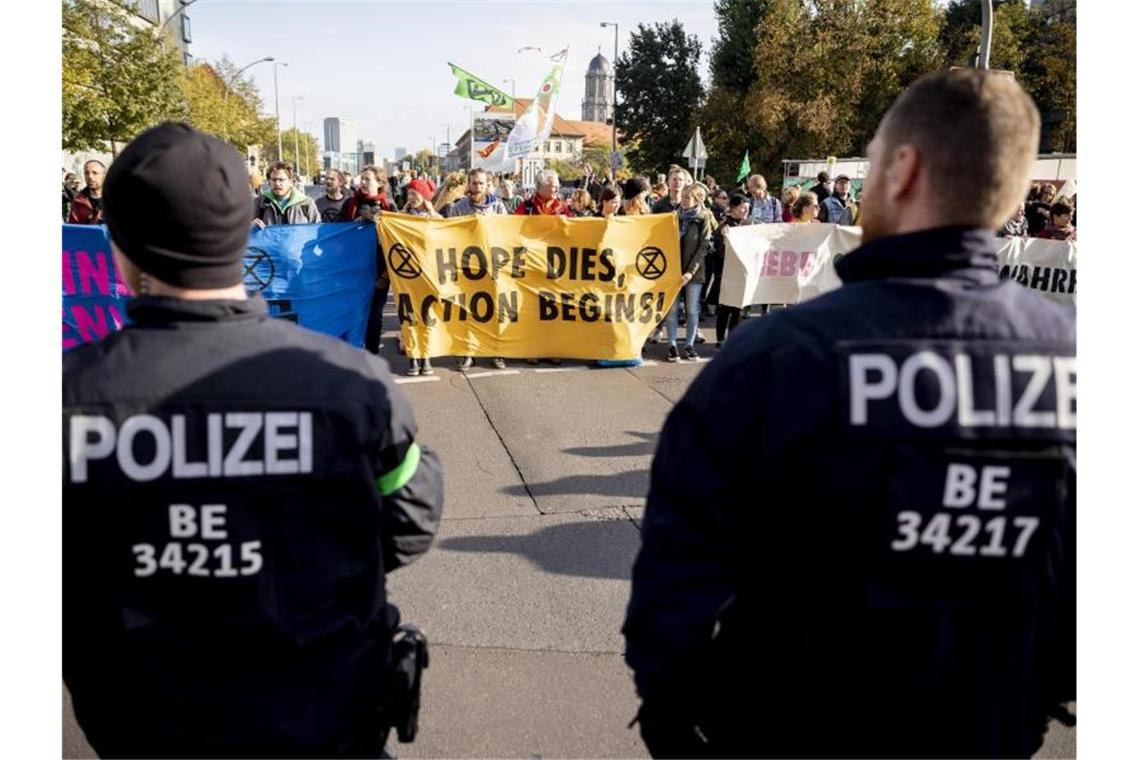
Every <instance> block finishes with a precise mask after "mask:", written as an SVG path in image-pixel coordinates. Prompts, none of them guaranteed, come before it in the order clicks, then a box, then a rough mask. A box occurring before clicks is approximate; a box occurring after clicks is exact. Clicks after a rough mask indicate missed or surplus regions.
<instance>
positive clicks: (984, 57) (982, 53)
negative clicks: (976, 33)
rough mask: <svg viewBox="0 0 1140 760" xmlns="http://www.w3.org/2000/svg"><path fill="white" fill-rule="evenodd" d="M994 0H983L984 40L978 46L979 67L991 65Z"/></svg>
mask: <svg viewBox="0 0 1140 760" xmlns="http://www.w3.org/2000/svg"><path fill="white" fill-rule="evenodd" d="M993 19H994V4H993V0H982V42H981V44H980V45H979V46H978V68H979V69H988V68H989V67H990V43H991V42H992V41H993V32H994V30H993Z"/></svg>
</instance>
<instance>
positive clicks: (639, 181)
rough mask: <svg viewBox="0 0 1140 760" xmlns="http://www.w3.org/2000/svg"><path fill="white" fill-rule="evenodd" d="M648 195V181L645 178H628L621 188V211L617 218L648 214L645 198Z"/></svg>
mask: <svg viewBox="0 0 1140 760" xmlns="http://www.w3.org/2000/svg"><path fill="white" fill-rule="evenodd" d="M648 195H649V180H647V179H646V178H645V177H630V178H629V179H627V180H626V181H625V182H623V183H622V186H621V210H620V211H618V212H617V213H618V216H637V215H639V214H648V213H649V204H648V203H647V202H646V196H648Z"/></svg>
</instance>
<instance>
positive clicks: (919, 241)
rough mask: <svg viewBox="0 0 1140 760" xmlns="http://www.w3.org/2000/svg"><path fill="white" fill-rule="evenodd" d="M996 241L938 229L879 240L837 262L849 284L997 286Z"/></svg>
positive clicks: (974, 232)
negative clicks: (954, 280)
mask: <svg viewBox="0 0 1140 760" xmlns="http://www.w3.org/2000/svg"><path fill="white" fill-rule="evenodd" d="M997 248H998V239H997V236H996V235H995V234H994V233H993V231H991V230H986V229H980V228H977V227H961V226H954V227H937V228H935V229H932V230H922V231H921V232H910V233H907V234H905V235H894V236H891V237H885V238H880V239H879V240H874V241H872V242H870V243H867V244H866V245H863V246H860V247H859V248H856V249H855V250H854V251H852V252H851V253H849V254H847V255H846V256H843V257H842V258H840V259H839V260H838V261H836V262H835V271H836V272H837V273H838V274H839V277H840V278H841V279H842V280H843V281H844V282H859V281H861V280H874V279H881V278H886V277H946V276H950V277H958V278H965V279H969V280H973V281H975V282H978V283H996V282H997V281H998V275H997Z"/></svg>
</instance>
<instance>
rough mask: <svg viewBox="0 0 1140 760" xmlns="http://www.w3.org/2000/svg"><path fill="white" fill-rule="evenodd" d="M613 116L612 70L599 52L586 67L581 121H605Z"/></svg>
mask: <svg viewBox="0 0 1140 760" xmlns="http://www.w3.org/2000/svg"><path fill="white" fill-rule="evenodd" d="M613 116H614V70H613V67H612V66H610V62H609V61H607V60H606V58H605V56H603V55H602V54H601V52H599V53H598V54H597V55H596V56H594V59H593V60H592V61H590V67H589V68H588V69H586V97H585V98H584V99H583V100H582V121H601V122H606V121H609V120H610V119H612V118H613Z"/></svg>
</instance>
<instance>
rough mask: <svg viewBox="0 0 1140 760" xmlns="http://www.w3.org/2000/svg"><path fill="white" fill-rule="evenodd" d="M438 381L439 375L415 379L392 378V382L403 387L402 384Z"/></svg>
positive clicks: (420, 376)
mask: <svg viewBox="0 0 1140 760" xmlns="http://www.w3.org/2000/svg"><path fill="white" fill-rule="evenodd" d="M439 379H440V377H439V375H417V376H415V377H397V378H393V380H392V382H394V383H396V384H398V385H403V384H404V383H432V382H436V381H438V380H439Z"/></svg>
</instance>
